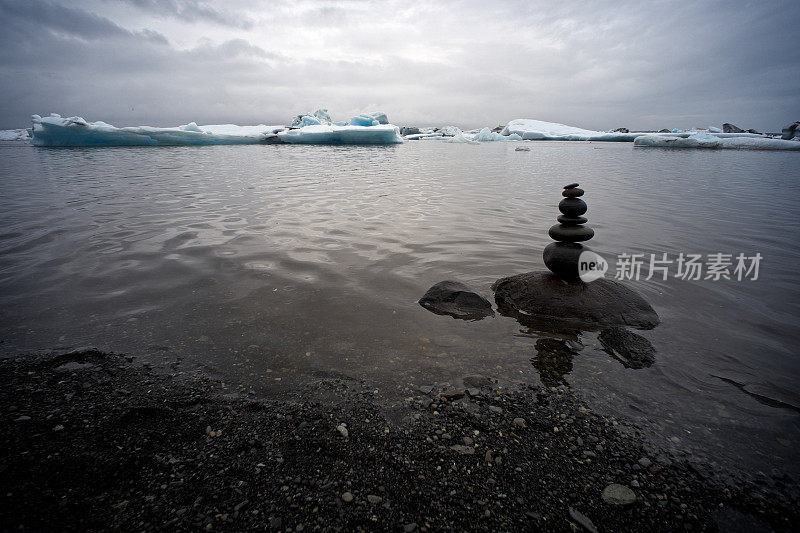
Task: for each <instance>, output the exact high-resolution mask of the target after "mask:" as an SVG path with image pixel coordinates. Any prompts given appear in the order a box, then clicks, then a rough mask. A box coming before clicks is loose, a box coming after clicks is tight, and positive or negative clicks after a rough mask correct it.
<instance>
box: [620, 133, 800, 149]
mask: <svg viewBox="0 0 800 533" xmlns="http://www.w3.org/2000/svg"><path fill="white" fill-rule="evenodd" d="M633 145H634V146H646V147H656V148H728V149H739V150H800V142H798V141H784V140H781V139H771V138H768V137H764V136H763V135H754V134H743V133H740V134H734V133H727V134H721V135H719V134H716V135H712V134H709V133H705V132H694V133H692V134H690V135H688V136H677V135H640V136H639V137H637V138H636V140H635V141H633Z"/></svg>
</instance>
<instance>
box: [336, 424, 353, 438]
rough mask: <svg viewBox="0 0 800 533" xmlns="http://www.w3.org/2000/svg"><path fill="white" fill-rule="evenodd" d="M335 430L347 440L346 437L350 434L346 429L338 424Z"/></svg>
mask: <svg viewBox="0 0 800 533" xmlns="http://www.w3.org/2000/svg"><path fill="white" fill-rule="evenodd" d="M336 430H337V431H338V432H339V433H341V434H342V437H344V438H347V437H348V436H350V432H349V431H347V428H346V427H345V426H344V424H339V425H338V426H336Z"/></svg>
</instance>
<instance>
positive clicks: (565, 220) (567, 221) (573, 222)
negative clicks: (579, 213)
mask: <svg viewBox="0 0 800 533" xmlns="http://www.w3.org/2000/svg"><path fill="white" fill-rule="evenodd" d="M556 220H558V221H559V222H560V223H562V224H564V225H565V226H577V225H578V224H586V223H587V222H589V219H588V218H586V217H568V216H567V215H558V216H557V217H556Z"/></svg>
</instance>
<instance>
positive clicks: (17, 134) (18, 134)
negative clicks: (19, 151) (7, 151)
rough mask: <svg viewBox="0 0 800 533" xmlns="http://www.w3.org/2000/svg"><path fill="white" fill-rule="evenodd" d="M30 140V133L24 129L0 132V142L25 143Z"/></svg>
mask: <svg viewBox="0 0 800 533" xmlns="http://www.w3.org/2000/svg"><path fill="white" fill-rule="evenodd" d="M30 138H31V136H30V131H29V130H27V129H25V128H20V129H16V130H0V141H27V140H29V139H30Z"/></svg>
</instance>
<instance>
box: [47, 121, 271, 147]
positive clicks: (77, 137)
mask: <svg viewBox="0 0 800 533" xmlns="http://www.w3.org/2000/svg"><path fill="white" fill-rule="evenodd" d="M31 119H32V121H33V136H32V140H31V143H32V144H33V145H34V146H184V145H188V146H196V145H212V144H268V143H274V142H279V140H278V135H277V132H279V131H281V130H283V129H284V126H265V125H264V124H259V125H257V126H236V125H235V124H212V125H208V126H198V125H197V124H195V123H194V122H190V123H189V124H185V125H183V126H176V127H172V128H157V127H153V126H133V127H126V128H117V127H116V126H113V125H111V124H107V123H105V122H102V121H97V122H88V121H86V120H85V119H83V118H81V117H69V118H62V117H61V115H58V114H55V113H53V114H51V115H50V116H49V117H40V116H39V115H33V117H31Z"/></svg>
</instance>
